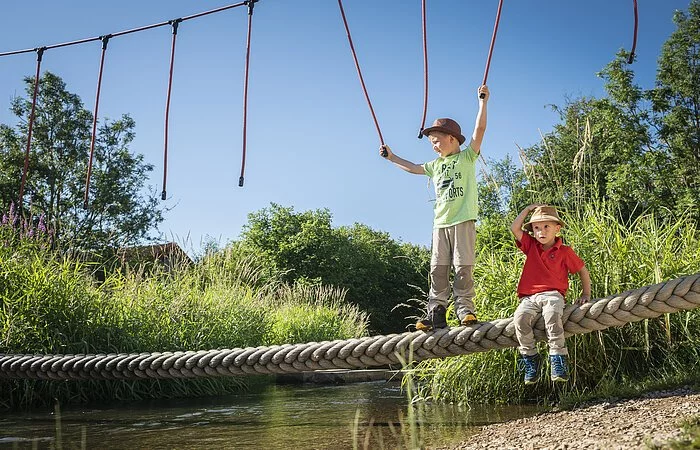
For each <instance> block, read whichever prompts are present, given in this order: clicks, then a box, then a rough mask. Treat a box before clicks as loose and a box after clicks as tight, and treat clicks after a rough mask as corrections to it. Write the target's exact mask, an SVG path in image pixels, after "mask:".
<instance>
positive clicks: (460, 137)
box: [421, 127, 467, 145]
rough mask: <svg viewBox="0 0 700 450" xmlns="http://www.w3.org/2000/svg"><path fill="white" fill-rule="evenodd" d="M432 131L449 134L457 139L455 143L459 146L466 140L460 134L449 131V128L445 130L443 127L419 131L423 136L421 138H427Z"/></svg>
mask: <svg viewBox="0 0 700 450" xmlns="http://www.w3.org/2000/svg"><path fill="white" fill-rule="evenodd" d="M433 131H440V132H442V133H446V134H449V135H451V136H454V137H455V138H456V139H457V142H459V145H462V144H464V141H466V140H467V138H465V137H464V136H462V135H461V134H455V133H454V132H453V131H452V130H450V129H449V128H445V127H430V128H426V129H424V130H423V131H421V133H422V134H423V136H428V134H430V133H432V132H433Z"/></svg>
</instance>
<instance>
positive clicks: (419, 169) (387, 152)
mask: <svg viewBox="0 0 700 450" xmlns="http://www.w3.org/2000/svg"><path fill="white" fill-rule="evenodd" d="M379 154H380V155H381V156H382V157H384V158H386V159H388V160H389V161H391V162H393V163H394V164H396V165H397V166H399V167H401V168H402V169H403V170H405V171H406V172H408V173H415V174H416V175H423V174H425V170H423V166H422V165H420V164H415V163H412V162H411V161H406V160H405V159H403V158H401V157H399V156H397V155H395V154H394V152H392V151H391V147H389V146H388V145H382V146H380V147H379Z"/></svg>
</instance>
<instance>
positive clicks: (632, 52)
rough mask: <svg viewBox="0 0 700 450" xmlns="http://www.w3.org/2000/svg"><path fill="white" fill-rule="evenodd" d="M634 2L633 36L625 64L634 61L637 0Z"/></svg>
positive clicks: (637, 15)
mask: <svg viewBox="0 0 700 450" xmlns="http://www.w3.org/2000/svg"><path fill="white" fill-rule="evenodd" d="M633 2H634V36H633V38H632V50H631V51H630V56H629V58H628V59H627V64H632V63H633V62H634V51H635V50H636V49H637V28H638V27H639V14H638V12H637V0H633Z"/></svg>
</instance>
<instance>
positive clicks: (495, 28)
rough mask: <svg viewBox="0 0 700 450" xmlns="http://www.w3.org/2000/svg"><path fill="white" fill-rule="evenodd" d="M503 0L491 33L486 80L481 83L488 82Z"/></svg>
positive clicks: (485, 73) (500, 0)
mask: <svg viewBox="0 0 700 450" xmlns="http://www.w3.org/2000/svg"><path fill="white" fill-rule="evenodd" d="M502 6H503V0H499V2H498V12H496V22H495V23H494V24H493V34H492V35H491V46H490V47H489V56H488V58H486V69H484V81H483V82H482V83H481V84H486V79H487V78H488V77H489V67H490V66H491V55H492V54H493V45H494V44H495V43H496V34H497V33H498V22H499V21H500V20H501V7H502ZM479 97H481V98H484V94H479Z"/></svg>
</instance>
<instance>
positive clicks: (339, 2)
mask: <svg viewBox="0 0 700 450" xmlns="http://www.w3.org/2000/svg"><path fill="white" fill-rule="evenodd" d="M338 6H339V7H340V14H341V15H342V16H343V24H344V25H345V32H346V33H347V35H348V42H349V43H350V51H352V58H353V59H354V60H355V68H356V69H357V75H358V76H359V77H360V84H361V85H362V91H363V92H364V93H365V99H366V100H367V106H369V111H370V113H372V119H374V126H375V127H376V128H377V134H378V135H379V142H380V143H381V145H382V146H383V145H384V137H383V136H382V130H380V129H379V122H378V121H377V116H376V114H374V108H372V102H371V101H370V99H369V94H368V93H367V87H365V80H364V78H362V71H361V70H360V63H359V62H358V61H357V54H356V53H355V46H354V45H353V44H352V37H351V36H350V27H348V21H347V19H346V18H345V10H344V9H343V2H342V0H338Z"/></svg>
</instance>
